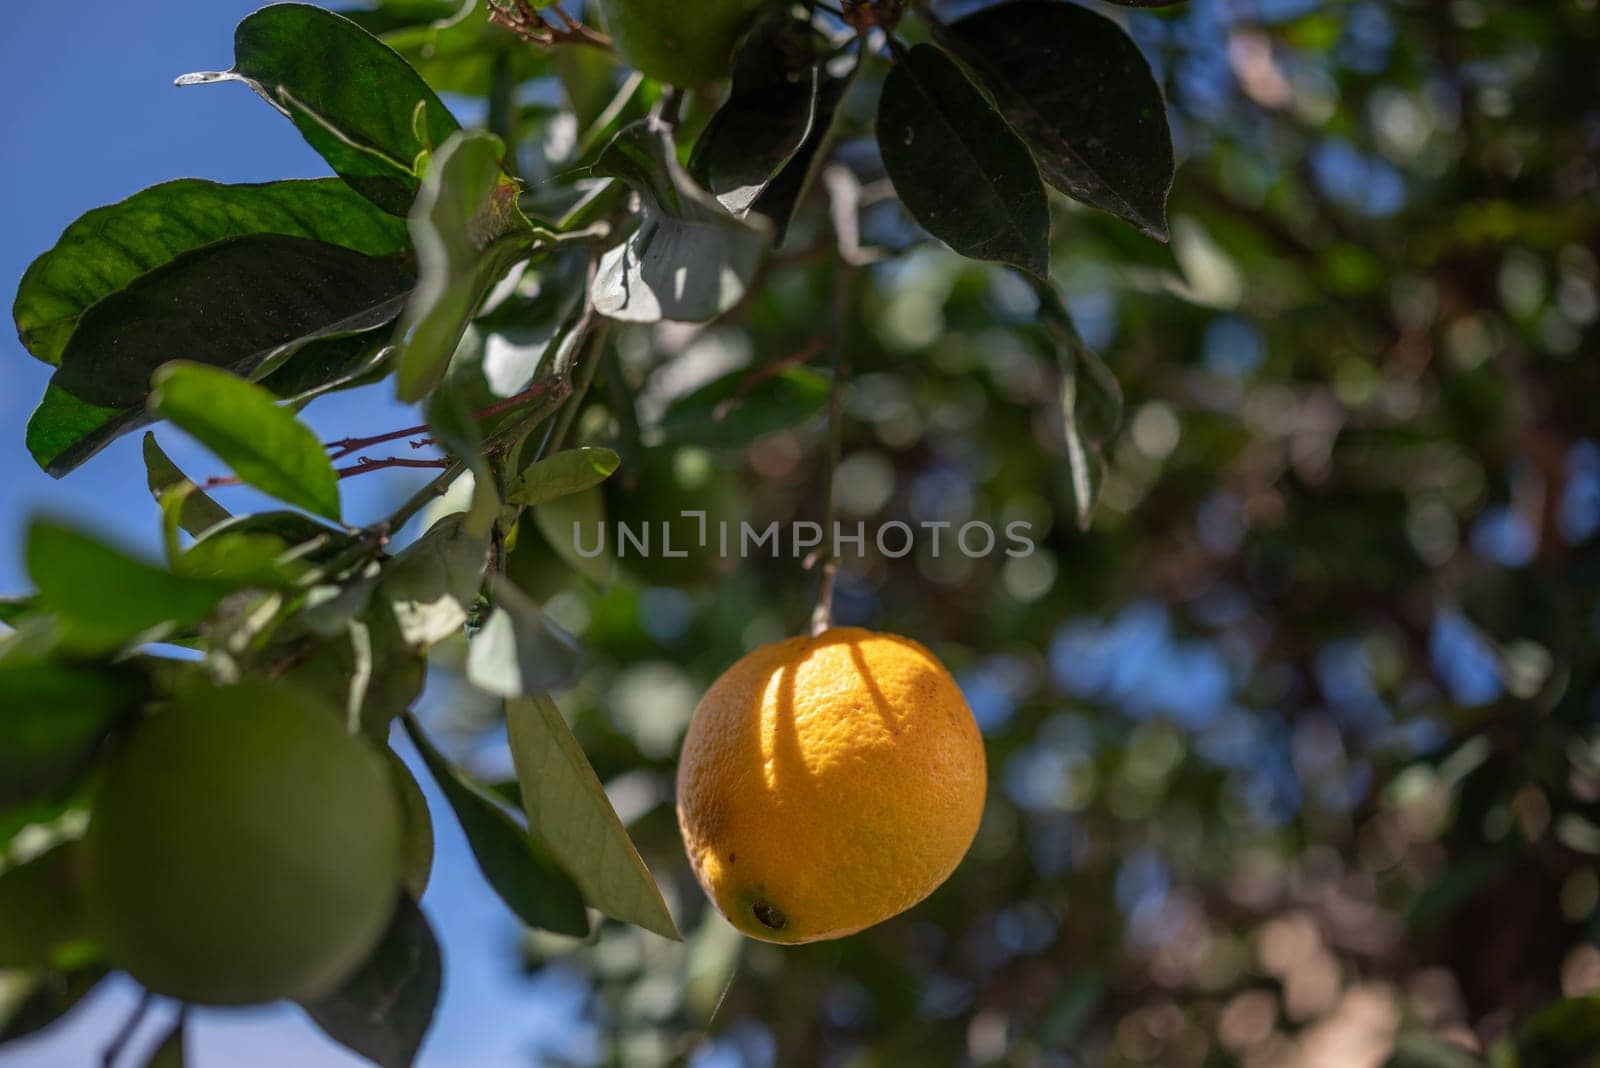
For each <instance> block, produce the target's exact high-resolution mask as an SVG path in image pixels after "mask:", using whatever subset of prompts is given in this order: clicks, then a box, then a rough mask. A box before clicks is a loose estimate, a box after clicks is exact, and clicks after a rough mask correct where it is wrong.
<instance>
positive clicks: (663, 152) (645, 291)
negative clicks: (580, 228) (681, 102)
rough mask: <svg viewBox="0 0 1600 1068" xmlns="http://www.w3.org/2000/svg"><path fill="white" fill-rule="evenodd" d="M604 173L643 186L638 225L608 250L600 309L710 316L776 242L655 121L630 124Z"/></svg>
mask: <svg viewBox="0 0 1600 1068" xmlns="http://www.w3.org/2000/svg"><path fill="white" fill-rule="evenodd" d="M594 171H595V173H596V174H600V175H605V176H609V177H612V178H617V179H620V180H621V181H623V182H626V183H627V184H628V185H629V186H630V187H632V188H633V190H634V191H635V192H636V193H638V195H639V199H640V202H641V217H640V221H639V226H638V229H636V230H635V231H634V232H633V234H632V235H631V236H630V237H629V238H628V239H627V240H626V241H623V242H622V243H621V244H619V245H617V246H615V247H614V248H612V249H610V250H609V251H607V252H606V254H605V255H604V256H603V257H601V260H600V266H599V271H598V273H597V274H596V276H595V279H594V283H593V285H591V286H590V289H589V292H590V296H591V299H592V300H593V301H594V306H595V310H596V311H598V312H599V313H600V314H602V315H605V316H608V317H609V318H612V319H620V320H622V321H624V322H635V323H651V322H657V321H660V320H662V319H668V320H673V321H679V322H704V321H706V320H709V319H713V318H715V317H716V316H718V315H720V314H722V313H723V312H725V311H727V310H728V309H729V308H731V307H733V306H734V305H735V304H737V303H738V302H739V301H740V300H741V299H742V298H743V297H744V294H745V291H746V289H747V288H748V286H749V284H750V281H751V279H752V278H753V277H754V275H755V271H756V267H757V266H758V265H759V263H760V261H761V257H762V255H763V254H764V253H765V251H766V248H767V245H768V233H767V229H766V228H765V227H764V226H760V227H758V226H753V225H751V224H749V223H746V222H741V221H740V220H738V219H736V218H734V217H733V216H732V215H731V214H729V213H728V211H727V209H725V208H724V207H723V206H722V205H721V204H719V203H718V202H717V200H716V198H714V197H712V196H711V195H710V194H709V193H707V192H706V191H705V190H703V189H701V188H700V187H699V186H698V185H696V184H695V182H694V179H692V178H690V177H689V175H688V172H686V171H685V170H684V169H683V166H682V164H680V163H679V162H678V157H677V154H676V150H675V148H674V145H673V142H672V136H671V134H670V132H668V131H666V130H665V129H663V128H660V127H658V126H656V125H654V124H652V123H651V122H649V121H643V122H637V123H634V124H633V125H631V126H628V127H626V128H624V129H623V130H622V132H620V133H619V134H617V136H616V137H615V138H614V139H613V140H612V142H611V143H610V144H609V145H607V146H606V149H605V151H604V152H602V153H601V154H600V158H599V159H598V160H597V161H596V162H595V166H594Z"/></svg>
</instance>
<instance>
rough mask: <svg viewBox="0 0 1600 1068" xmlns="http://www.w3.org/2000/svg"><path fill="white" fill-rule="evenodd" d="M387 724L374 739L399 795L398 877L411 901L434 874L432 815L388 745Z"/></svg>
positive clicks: (408, 771) (412, 777)
mask: <svg viewBox="0 0 1600 1068" xmlns="http://www.w3.org/2000/svg"><path fill="white" fill-rule="evenodd" d="M387 737H388V734H387V726H386V730H385V735H384V738H382V739H377V738H375V739H374V741H375V742H376V743H377V744H378V745H379V746H380V747H381V748H382V750H383V756H384V760H385V762H386V763H387V764H388V765H389V774H390V775H391V776H392V777H393V778H394V789H395V793H397V794H399V795H400V808H401V811H402V812H403V813H404V815H405V825H406V870H405V875H404V876H403V877H402V879H401V883H402V885H403V886H404V887H405V891H406V894H407V895H408V896H409V897H410V898H411V900H413V901H421V900H422V895H423V894H424V893H426V892H427V889H428V882H429V880H430V879H431V878H432V876H433V850H434V843H433V816H432V814H431V813H430V812H429V811H428V799H427V797H425V796H424V795H423V793H422V786H421V785H420V784H419V783H418V782H417V777H416V776H415V775H413V774H411V769H410V768H408V767H406V762H405V761H403V760H401V759H400V757H399V755H398V754H397V753H395V751H394V750H393V749H390V748H389V747H388V745H387V744H386V743H387Z"/></svg>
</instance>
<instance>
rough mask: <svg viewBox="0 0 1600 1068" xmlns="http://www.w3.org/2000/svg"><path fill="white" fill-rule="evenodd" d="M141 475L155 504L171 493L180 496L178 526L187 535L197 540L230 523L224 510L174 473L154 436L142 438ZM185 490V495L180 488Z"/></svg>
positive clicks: (180, 475)
mask: <svg viewBox="0 0 1600 1068" xmlns="http://www.w3.org/2000/svg"><path fill="white" fill-rule="evenodd" d="M144 471H145V480H146V481H147V482H148V484H149V486H150V492H151V493H152V494H153V495H154V496H155V499H156V500H157V501H158V502H159V501H160V500H161V498H162V495H163V494H165V493H167V492H169V491H173V490H178V491H180V492H183V500H182V504H181V505H180V506H179V507H180V511H179V513H178V515H179V520H178V521H179V523H180V524H181V525H182V526H183V529H184V530H186V531H188V532H189V534H190V535H192V536H193V537H196V538H198V537H199V536H200V535H201V534H204V533H205V532H206V531H207V530H209V529H210V528H212V527H214V526H216V525H217V524H218V523H223V522H226V521H227V520H229V519H231V518H232V516H230V515H229V513H228V510H227V509H225V508H223V507H222V505H220V504H218V503H217V502H216V501H214V500H212V499H211V498H210V497H208V496H206V495H205V494H204V493H202V492H200V490H199V489H196V488H194V487H195V484H194V482H193V481H191V480H190V478H189V476H187V475H185V474H184V473H183V472H182V471H180V470H179V469H178V465H177V464H175V463H173V462H172V459H171V458H170V457H168V456H167V454H166V453H165V452H163V451H162V450H161V445H160V443H159V442H157V441H156V436H155V435H154V434H149V433H147V434H145V436H144ZM185 486H187V487H189V488H188V489H187V490H186V491H185V490H183V489H182V487H185Z"/></svg>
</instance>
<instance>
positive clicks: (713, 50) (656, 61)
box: [600, 0, 766, 85]
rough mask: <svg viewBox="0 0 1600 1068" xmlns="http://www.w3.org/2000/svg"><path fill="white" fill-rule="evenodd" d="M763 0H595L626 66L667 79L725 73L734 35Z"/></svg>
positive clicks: (697, 80)
mask: <svg viewBox="0 0 1600 1068" xmlns="http://www.w3.org/2000/svg"><path fill="white" fill-rule="evenodd" d="M765 2H766V0H692V2H690V3H673V2H671V0H600V12H601V16H602V17H603V18H604V20H605V24H606V29H607V30H608V31H609V32H610V34H611V40H612V42H613V43H614V44H615V45H616V49H617V54H618V55H620V56H621V57H622V59H623V62H625V63H627V64H628V65H629V66H630V67H633V68H634V69H636V70H639V71H642V72H644V73H645V74H647V75H649V76H650V77H652V78H655V79H656V80H658V81H663V82H668V83H671V84H672V85H700V84H702V83H704V82H711V81H716V80H717V79H718V78H721V77H723V76H724V75H725V74H727V73H728V66H729V60H730V58H731V57H732V55H733V48H734V45H735V44H737V43H738V41H739V35H740V34H742V33H743V32H744V31H745V30H746V29H748V28H749V25H750V21H751V19H752V18H753V17H754V15H755V13H756V12H757V11H758V10H760V8H761V7H762V5H763V4H764V3H765Z"/></svg>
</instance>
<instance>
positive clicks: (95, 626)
mask: <svg viewBox="0 0 1600 1068" xmlns="http://www.w3.org/2000/svg"><path fill="white" fill-rule="evenodd" d="M26 557H27V564H28V575H29V577H31V578H32V579H33V582H34V585H35V586H37V587H38V589H39V596H40V599H41V600H42V601H43V602H44V603H45V604H46V605H47V606H48V607H49V608H50V609H51V610H52V611H54V612H55V613H56V615H57V616H59V617H60V619H61V621H62V623H63V626H64V627H65V628H66V631H67V633H68V636H69V638H70V640H71V641H72V643H74V644H83V645H88V646H91V647H99V648H114V647H116V646H118V645H121V644H123V643H124V642H127V641H129V640H131V639H133V638H135V637H138V636H140V635H143V634H146V633H147V632H152V631H157V630H158V629H159V631H161V632H167V631H170V630H172V629H175V628H182V627H186V626H189V625H191V624H194V623H197V622H199V621H200V620H201V619H204V618H205V617H206V616H208V615H210V614H211V611H212V610H213V609H214V608H216V606H217V603H218V602H219V601H221V600H222V598H223V597H225V596H226V595H227V594H228V593H230V592H232V590H233V588H234V587H233V584H232V583H226V582H218V581H215V580H211V579H195V578H187V577H184V576H182V575H175V574H172V573H171V572H169V571H164V570H162V569H160V568H157V567H154V566H152V565H150V564H147V563H145V562H144V561H142V560H136V559H134V558H133V557H131V556H127V555H125V554H124V553H122V552H121V551H119V550H117V549H113V548H111V547H110V546H107V545H104V544H102V543H100V542H98V541H95V540H94V539H93V538H90V537H88V536H86V535H83V534H80V533H78V532H77V531H76V530H73V529H71V528H70V527H63V526H59V525H57V524H55V523H51V522H48V521H44V520H39V521H36V522H35V523H34V524H33V525H32V526H31V527H29V528H28V538H27V550H26Z"/></svg>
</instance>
